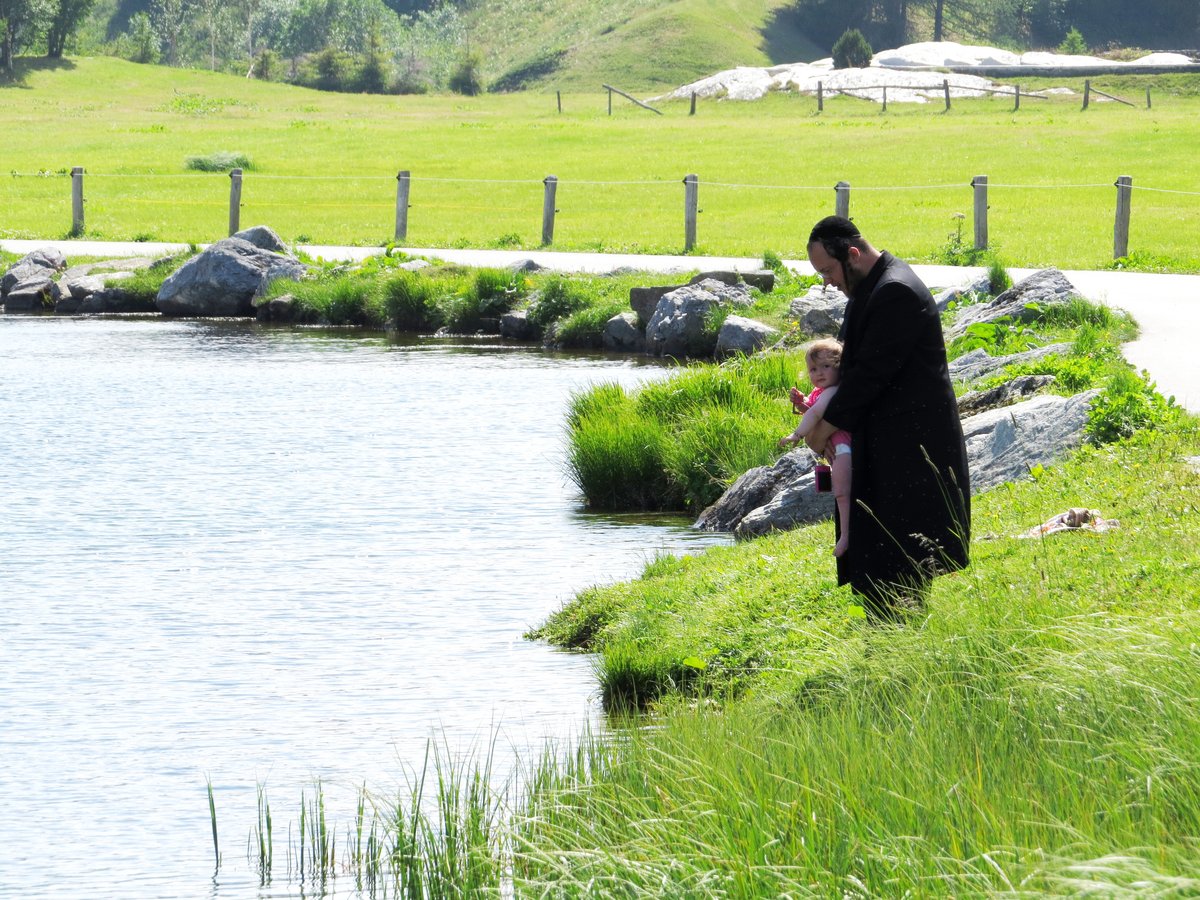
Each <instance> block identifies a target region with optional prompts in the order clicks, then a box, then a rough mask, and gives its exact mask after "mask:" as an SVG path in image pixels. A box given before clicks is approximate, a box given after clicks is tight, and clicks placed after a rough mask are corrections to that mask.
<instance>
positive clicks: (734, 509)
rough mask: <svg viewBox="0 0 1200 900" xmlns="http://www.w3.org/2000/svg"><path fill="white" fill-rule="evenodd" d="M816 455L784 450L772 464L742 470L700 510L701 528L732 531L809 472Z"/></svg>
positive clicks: (699, 526)
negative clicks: (712, 501) (754, 511)
mask: <svg viewBox="0 0 1200 900" xmlns="http://www.w3.org/2000/svg"><path fill="white" fill-rule="evenodd" d="M815 462H816V457H814V456H813V454H812V452H811V451H809V450H808V448H806V447H800V448H798V449H796V450H792V451H791V452H790V453H785V454H784V455H783V456H781V457H780V458H779V459H778V460H776V462H775V464H774V465H771V466H759V467H758V468H756V469H750V470H749V471H748V472H744V473H742V475H741V477H740V478H738V479H737V481H735V482H734V483H733V484H731V485H730V486H729V489H728V490H726V491H725V493H724V494H722V495H721V497H720V499H718V500H717V501H716V502H715V503H713V504H712V505H711V506H709V507H708V508H707V509H705V510H704V512H702V513H700V518H699V519H697V520H696V524H695V527H696V528H699V529H700V530H701V531H733V530H735V529H736V528H737V526H738V523H740V522H741V521H742V519H744V518H745V517H746V514H747V513H749V512H750V511H752V510H755V509H758V508H759V507H761V506H765V505H766V504H767V503H769V502H770V501H771V500H772V499H773V498H774V497H775V495H776V494H778V493H779V492H780V491H782V490H783V489H784V488H786V487H787V486H788V485H790V484H793V483H795V482H797V481H798V480H799V479H801V478H803V477H804V476H805V475H808V474H809V473H811V472H812V468H813V464H814V463H815Z"/></svg>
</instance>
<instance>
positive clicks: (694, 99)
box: [688, 91, 1150, 116]
mask: <svg viewBox="0 0 1200 900" xmlns="http://www.w3.org/2000/svg"><path fill="white" fill-rule="evenodd" d="M1146 96H1147V97H1149V96H1150V95H1149V94H1147V95H1146ZM695 114H696V92H695V91H692V108H691V109H690V110H688V115H689V116H694V115H695Z"/></svg>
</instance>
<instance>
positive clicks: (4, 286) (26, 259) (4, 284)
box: [0, 247, 67, 302]
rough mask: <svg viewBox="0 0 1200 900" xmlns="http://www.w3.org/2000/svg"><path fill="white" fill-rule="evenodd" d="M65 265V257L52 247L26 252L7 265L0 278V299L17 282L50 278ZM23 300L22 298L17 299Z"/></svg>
mask: <svg viewBox="0 0 1200 900" xmlns="http://www.w3.org/2000/svg"><path fill="white" fill-rule="evenodd" d="M66 267H67V258H66V257H65V256H63V255H62V253H61V252H60V251H58V250H56V249H54V248H53V247H43V248H41V249H39V250H33V251H31V252H29V253H26V254H25V255H24V256H22V257H21V258H20V259H19V260H17V261H16V262H15V263H13V264H12V265H11V266H9V268H8V271H7V272H5V273H4V277H3V278H0V299H3V298H4V297H5V296H7V295H8V293H9V291H11V290H13V289H14V288H15V287H16V286H17V285H18V284H20V283H21V282H24V281H30V280H32V279H34V278H52V277H53V276H55V275H57V274H58V273H59V272H61V271H63V270H64V269H66ZM18 302H24V300H21V301H18Z"/></svg>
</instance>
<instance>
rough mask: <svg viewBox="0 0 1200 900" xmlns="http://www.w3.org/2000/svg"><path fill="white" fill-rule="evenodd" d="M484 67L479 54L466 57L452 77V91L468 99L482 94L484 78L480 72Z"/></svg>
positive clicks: (450, 85)
mask: <svg viewBox="0 0 1200 900" xmlns="http://www.w3.org/2000/svg"><path fill="white" fill-rule="evenodd" d="M482 66H483V59H482V57H480V56H479V54H478V53H467V54H466V55H464V56H463V58H462V59H461V60H459V63H458V65H457V66H456V67H455V69H454V71H453V72H452V73H451V75H450V81H449V87H450V90H452V91H454V93H456V94H464V95H466V96H468V97H477V96H478V95H480V94H482V93H483V76H482V75H481V74H480V71H479V70H480V68H482Z"/></svg>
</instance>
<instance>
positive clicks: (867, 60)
mask: <svg viewBox="0 0 1200 900" xmlns="http://www.w3.org/2000/svg"><path fill="white" fill-rule="evenodd" d="M872 55H873V51H872V50H871V45H870V43H869V42H868V41H867V39H866V37H864V36H863V33H862V32H861V31H859V30H858V29H857V28H848V29H846V30H845V31H844V32H842V36H841V37H840V38H838V39H837V41H836V42H835V43H834V45H833V67H834V68H835V69H865V68H866V67H867V66H869V65H870V64H871V57H872Z"/></svg>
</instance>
